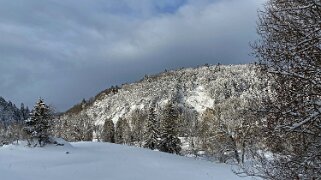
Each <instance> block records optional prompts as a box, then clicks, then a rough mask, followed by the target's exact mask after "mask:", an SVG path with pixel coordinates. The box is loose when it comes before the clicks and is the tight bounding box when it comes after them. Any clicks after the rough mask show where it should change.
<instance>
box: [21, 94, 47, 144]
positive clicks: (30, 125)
mask: <svg viewBox="0 0 321 180" xmlns="http://www.w3.org/2000/svg"><path fill="white" fill-rule="evenodd" d="M51 119H52V115H51V112H50V109H49V106H47V105H46V104H45V103H44V101H43V100H42V99H39V100H38V102H37V103H36V105H35V107H34V109H33V111H32V112H31V114H30V118H29V119H28V120H26V121H25V127H24V130H25V132H26V133H27V135H28V137H29V145H31V143H34V140H37V141H38V143H39V146H44V145H45V144H47V143H48V142H49V128H50V120H51ZM35 145H37V144H35Z"/></svg>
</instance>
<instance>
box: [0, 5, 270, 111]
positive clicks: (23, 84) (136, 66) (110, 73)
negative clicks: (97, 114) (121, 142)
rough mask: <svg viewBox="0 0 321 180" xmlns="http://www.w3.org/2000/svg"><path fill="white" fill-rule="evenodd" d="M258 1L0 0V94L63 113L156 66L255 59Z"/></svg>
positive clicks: (160, 68)
mask: <svg viewBox="0 0 321 180" xmlns="http://www.w3.org/2000/svg"><path fill="white" fill-rule="evenodd" d="M264 2H265V0H63V1H59V0H28V1H26V0H10V1H8V0H0V96H2V97H4V98H5V99H6V100H10V101H12V102H13V103H15V104H17V106H20V103H21V102H23V103H24V104H26V105H28V106H29V107H30V108H32V107H33V105H34V103H35V102H36V101H37V99H39V98H40V97H41V98H44V100H45V102H47V103H48V104H51V105H53V106H54V107H56V109H57V110H58V111H65V110H67V109H68V108H70V107H72V106H73V105H75V104H76V103H78V102H80V101H81V100H82V99H83V98H86V99H88V98H90V97H92V96H95V95H96V94H97V93H98V92H100V91H102V90H104V89H106V88H108V87H110V86H112V85H121V84H123V83H130V82H134V81H137V80H139V79H141V78H142V77H143V76H144V75H145V74H156V73H159V72H162V71H164V69H176V68H181V67H195V66H197V65H203V64H206V63H208V64H214V65H215V64H218V63H220V64H245V63H251V62H253V61H255V59H254V57H253V56H251V55H250V54H251V48H250V47H249V43H250V42H253V41H255V40H256V39H257V38H258V37H257V35H256V21H257V11H258V10H259V9H262V6H263V4H264Z"/></svg>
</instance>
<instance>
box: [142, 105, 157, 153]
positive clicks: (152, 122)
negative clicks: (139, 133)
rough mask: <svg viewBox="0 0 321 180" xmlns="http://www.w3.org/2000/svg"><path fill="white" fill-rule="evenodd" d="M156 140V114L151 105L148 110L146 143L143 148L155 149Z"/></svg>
mask: <svg viewBox="0 0 321 180" xmlns="http://www.w3.org/2000/svg"><path fill="white" fill-rule="evenodd" d="M158 138H159V130H158V128H157V120H156V112H155V107H154V105H152V106H151V107H150V108H149V114H148V121H147V132H146V143H145V145H144V147H145V148H148V149H151V150H154V149H157V146H158Z"/></svg>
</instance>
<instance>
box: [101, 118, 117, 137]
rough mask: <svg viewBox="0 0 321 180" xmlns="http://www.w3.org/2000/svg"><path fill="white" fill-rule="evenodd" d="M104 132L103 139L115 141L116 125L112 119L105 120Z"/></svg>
mask: <svg viewBox="0 0 321 180" xmlns="http://www.w3.org/2000/svg"><path fill="white" fill-rule="evenodd" d="M103 128H104V129H103V133H102V140H103V141H104V142H110V143H115V126H114V123H113V121H112V120H111V119H107V120H106V121H105V124H104V127H103Z"/></svg>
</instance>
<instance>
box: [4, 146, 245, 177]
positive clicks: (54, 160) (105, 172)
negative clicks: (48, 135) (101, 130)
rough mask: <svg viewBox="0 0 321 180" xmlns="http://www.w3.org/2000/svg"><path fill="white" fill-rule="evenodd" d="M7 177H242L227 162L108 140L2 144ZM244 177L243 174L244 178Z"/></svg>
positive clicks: (5, 175)
mask: <svg viewBox="0 0 321 180" xmlns="http://www.w3.org/2000/svg"><path fill="white" fill-rule="evenodd" d="M0 159H1V161H0V175H1V179H6V180H9V179H10V180H22V179H23V180H43V179H46V180H58V179H59V180H71V179H76V180H89V179H94V180H165V179H166V180H172V179H173V180H174V179H175V180H178V179H184V180H214V179H239V177H237V176H236V175H234V174H233V173H232V171H231V169H230V167H229V166H228V165H225V164H213V163H210V162H206V161H201V160H194V159H191V158H186V157H180V156H175V155H171V154H165V153H161V152H155V151H150V150H145V149H140V148H135V147H127V146H122V145H116V144H108V143H93V142H78V143H72V144H71V145H70V146H69V145H66V146H53V145H51V146H47V147H45V148H28V147H24V146H23V145H19V146H15V145H9V146H4V147H1V148H0ZM243 179H244V178H243Z"/></svg>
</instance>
